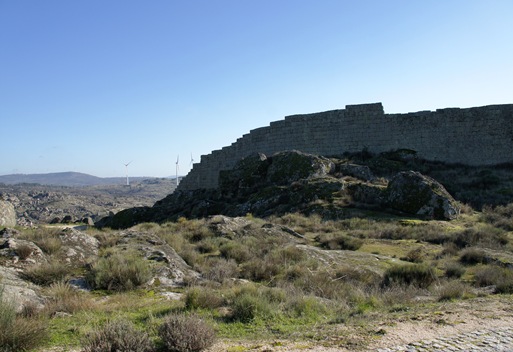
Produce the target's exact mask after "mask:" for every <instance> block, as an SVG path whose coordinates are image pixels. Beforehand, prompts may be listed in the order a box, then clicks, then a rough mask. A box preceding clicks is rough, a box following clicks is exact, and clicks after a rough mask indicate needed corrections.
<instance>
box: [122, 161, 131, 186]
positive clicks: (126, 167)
mask: <svg viewBox="0 0 513 352" xmlns="http://www.w3.org/2000/svg"><path fill="white" fill-rule="evenodd" d="M131 162H132V161H130V162H128V163H126V164H123V165H125V171H126V185H127V186H130V182H129V181H128V165H130V163H131Z"/></svg>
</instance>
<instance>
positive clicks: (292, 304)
mask: <svg viewBox="0 0 513 352" xmlns="http://www.w3.org/2000/svg"><path fill="white" fill-rule="evenodd" d="M287 310H288V311H289V312H290V314H291V315H292V316H293V317H298V318H307V319H317V318H318V317H320V316H321V315H324V314H326V313H327V311H328V308H327V307H326V306H325V305H324V304H323V303H321V302H320V301H319V299H318V298H316V297H312V296H306V297H296V298H292V299H291V300H290V301H289V303H288V304H287Z"/></svg>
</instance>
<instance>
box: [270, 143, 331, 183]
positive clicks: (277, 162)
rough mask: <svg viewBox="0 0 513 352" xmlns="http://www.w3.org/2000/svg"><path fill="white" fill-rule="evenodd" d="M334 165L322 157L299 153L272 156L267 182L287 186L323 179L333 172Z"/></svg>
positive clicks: (289, 152) (287, 152)
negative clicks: (305, 180)
mask: <svg viewBox="0 0 513 352" xmlns="http://www.w3.org/2000/svg"><path fill="white" fill-rule="evenodd" d="M334 169H335V164H334V163H333V162H332V161H331V160H329V159H327V158H324V157H321V156H317V155H312V154H306V153H302V152H299V151H286V152H280V153H277V154H274V155H273V156H272V157H271V165H269V168H268V170H267V175H266V177H267V181H268V182H271V183H275V184H277V185H287V184H290V183H292V182H294V181H298V180H301V179H307V178H313V177H323V176H326V175H328V174H329V173H330V172H333V171H334Z"/></svg>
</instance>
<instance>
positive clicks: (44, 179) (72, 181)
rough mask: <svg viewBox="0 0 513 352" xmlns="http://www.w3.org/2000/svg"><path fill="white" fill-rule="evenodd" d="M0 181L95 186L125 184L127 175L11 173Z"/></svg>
mask: <svg viewBox="0 0 513 352" xmlns="http://www.w3.org/2000/svg"><path fill="white" fill-rule="evenodd" d="M151 178H152V177H130V182H137V181H142V180H145V179H151ZM0 183H3V184H6V185H13V184H19V183H35V184H40V185H52V186H70V187H76V186H95V185H117V184H125V183H126V178H125V177H97V176H92V175H88V174H83V173H80V172H71V171H70V172H54V173H48V174H11V175H3V176H0Z"/></svg>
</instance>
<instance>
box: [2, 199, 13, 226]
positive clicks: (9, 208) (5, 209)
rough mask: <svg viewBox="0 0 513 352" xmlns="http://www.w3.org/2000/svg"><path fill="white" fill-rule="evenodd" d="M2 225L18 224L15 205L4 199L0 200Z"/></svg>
mask: <svg viewBox="0 0 513 352" xmlns="http://www.w3.org/2000/svg"><path fill="white" fill-rule="evenodd" d="M0 226H5V227H13V226H16V211H15V210H14V206H13V205H12V204H11V203H9V202H6V201H3V200H0Z"/></svg>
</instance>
